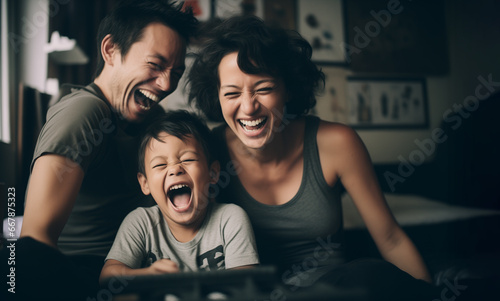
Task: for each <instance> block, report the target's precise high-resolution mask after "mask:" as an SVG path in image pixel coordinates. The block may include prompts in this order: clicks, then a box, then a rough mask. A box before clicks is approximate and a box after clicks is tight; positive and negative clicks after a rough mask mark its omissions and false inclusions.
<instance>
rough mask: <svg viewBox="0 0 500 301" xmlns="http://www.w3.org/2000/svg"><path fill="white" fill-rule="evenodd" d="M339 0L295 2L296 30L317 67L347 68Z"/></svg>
mask: <svg viewBox="0 0 500 301" xmlns="http://www.w3.org/2000/svg"><path fill="white" fill-rule="evenodd" d="M343 6H344V3H343V1H342V0H297V30H298V32H299V33H300V34H301V35H302V37H303V38H304V39H306V40H307V41H308V42H309V43H310V44H311V46H312V48H313V54H312V60H313V61H314V62H315V63H317V64H324V65H346V56H345V37H346V34H345V28H344V10H343Z"/></svg>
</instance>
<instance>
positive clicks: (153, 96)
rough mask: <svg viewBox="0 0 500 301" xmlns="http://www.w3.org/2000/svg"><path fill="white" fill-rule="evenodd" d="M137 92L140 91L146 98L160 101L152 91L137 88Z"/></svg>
mask: <svg viewBox="0 0 500 301" xmlns="http://www.w3.org/2000/svg"><path fill="white" fill-rule="evenodd" d="M139 92H141V93H142V94H143V95H144V96H146V97H147V98H149V99H151V100H152V101H154V102H159V101H160V98H159V97H158V96H156V95H154V94H153V93H151V92H149V91H147V90H143V89H139Z"/></svg>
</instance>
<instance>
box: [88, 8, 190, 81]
mask: <svg viewBox="0 0 500 301" xmlns="http://www.w3.org/2000/svg"><path fill="white" fill-rule="evenodd" d="M154 22H159V23H162V24H164V25H166V26H168V27H170V28H171V29H173V30H175V31H176V32H178V33H179V34H180V35H181V36H182V37H183V38H184V39H185V40H186V43H189V40H190V38H191V37H192V36H194V35H195V34H196V31H197V27H198V20H197V19H196V18H195V17H194V15H193V12H192V9H191V7H189V6H186V7H185V8H183V3H182V2H181V3H179V4H177V3H176V2H173V3H169V1H168V0H124V1H121V2H120V3H119V4H118V6H117V7H116V8H115V9H114V10H113V11H112V12H110V13H109V14H108V15H107V16H106V17H105V18H104V19H103V20H102V21H101V24H100V25H99V29H98V31H97V66H96V72H95V76H94V77H98V76H99V74H101V72H102V69H103V68H104V59H103V58H102V55H101V42H102V40H103V39H104V37H105V36H106V35H108V34H111V38H112V40H113V43H115V44H116V45H117V46H118V49H120V53H121V55H122V58H124V57H125V56H126V55H127V53H128V51H129V50H130V47H131V46H132V44H134V43H135V42H137V41H139V40H140V39H141V37H142V34H143V32H144V28H145V27H146V26H148V25H149V24H151V23H154Z"/></svg>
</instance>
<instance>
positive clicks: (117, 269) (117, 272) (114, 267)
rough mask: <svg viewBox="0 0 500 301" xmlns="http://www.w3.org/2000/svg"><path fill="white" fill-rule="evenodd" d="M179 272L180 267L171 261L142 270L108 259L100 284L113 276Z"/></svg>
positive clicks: (157, 263)
mask: <svg viewBox="0 0 500 301" xmlns="http://www.w3.org/2000/svg"><path fill="white" fill-rule="evenodd" d="M177 272H179V267H178V266H177V264H176V263H175V262H173V261H172V260H170V259H160V260H157V261H155V262H154V263H153V264H152V265H151V266H149V267H147V268H141V269H132V268H130V267H129V266H127V265H126V264H124V263H122V262H120V261H118V260H115V259H108V260H106V263H105V264H104V267H103V268H102V271H101V276H100V277H99V282H101V283H103V282H104V280H105V279H107V278H110V277H113V276H129V275H152V274H165V273H177Z"/></svg>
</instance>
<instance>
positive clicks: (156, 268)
mask: <svg viewBox="0 0 500 301" xmlns="http://www.w3.org/2000/svg"><path fill="white" fill-rule="evenodd" d="M148 269H149V272H150V273H151V274H164V273H177V272H179V267H178V266H177V263H175V262H173V261H172V260H170V259H160V260H157V261H155V262H154V263H153V264H152V265H151V266H150V267H149V268H148Z"/></svg>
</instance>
